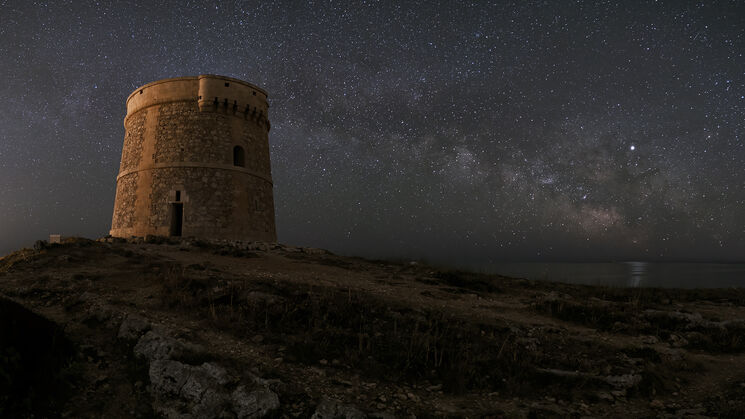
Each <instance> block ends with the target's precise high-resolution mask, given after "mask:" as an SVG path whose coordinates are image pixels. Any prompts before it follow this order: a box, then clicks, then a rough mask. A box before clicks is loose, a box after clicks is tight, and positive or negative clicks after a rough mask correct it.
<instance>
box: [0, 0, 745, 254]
mask: <svg viewBox="0 0 745 419" xmlns="http://www.w3.org/2000/svg"><path fill="white" fill-rule="evenodd" d="M744 53H745V4H743V3H741V2H737V1H721V2H683V1H669V2H665V1H591V2H590V1H588V2H583V1H556V2H553V1H551V2H549V1H527V2H524V1H516V2H488V3H487V2H413V1H412V2H378V1H355V2H334V1H312V2H304V3H303V2H215V3H209V2H195V1H179V2H135V1H118V2H106V1H99V2H72V1H58V2H31V1H10V0H8V1H2V0H0V74H2V76H3V83H2V84H0V97H2V102H0V217H1V218H0V254H4V253H7V252H8V251H11V250H14V249H16V248H18V247H21V246H24V245H25V246H28V245H30V244H31V243H32V242H33V240H35V239H38V238H45V237H46V236H47V235H48V234H49V233H61V234H63V235H85V236H89V237H100V236H103V235H105V234H106V233H107V232H108V229H109V228H110V222H111V210H112V206H113V201H114V189H115V178H116V174H117V170H118V167H119V158H120V156H121V147H122V142H123V137H124V128H123V124H122V121H123V118H124V115H125V113H126V110H125V103H124V102H125V99H126V97H127V96H128V95H129V93H131V92H132V91H133V90H134V89H136V88H137V87H139V86H141V85H143V84H145V83H148V82H151V81H154V80H158V79H162V78H167V77H178V76H185V75H198V74H220V75H226V76H231V77H236V78H239V79H243V80H246V81H249V82H252V83H255V84H257V85H259V86H261V87H263V88H265V89H266V90H267V91H268V92H269V101H270V110H269V119H270V120H271V121H272V130H271V132H270V133H269V138H270V146H271V153H272V173H273V178H274V194H275V207H276V214H277V231H278V235H279V239H280V241H282V242H285V243H291V244H297V245H310V246H316V247H324V248H328V249H330V250H332V251H335V252H339V253H345V254H358V255H363V256H370V257H381V256H382V257H401V258H423V259H427V260H430V261H433V262H437V263H441V264H450V265H464V266H470V267H479V266H485V265H486V264H488V263H489V262H491V261H496V260H535V259H546V260H563V259H572V260H577V259H582V260H585V259H742V256H743V254H744V251H745V148H744V145H743V144H744V141H745V138H744V137H745V57H744V56H743V54H744Z"/></svg>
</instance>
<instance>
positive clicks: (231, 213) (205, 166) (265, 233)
mask: <svg viewBox="0 0 745 419" xmlns="http://www.w3.org/2000/svg"><path fill="white" fill-rule="evenodd" d="M266 97H267V96H266V92H265V91H264V90H262V89H260V88H258V87H256V86H254V85H252V84H250V83H246V82H244V81H241V80H237V79H232V78H228V77H222V76H213V75H201V76H198V77H179V78H173V79H165V80H160V81H156V82H152V83H149V84H146V85H144V86H142V87H140V88H139V89H137V90H135V91H134V92H133V93H132V94H131V95H129V98H127V116H126V117H125V118H124V128H125V135H124V147H123V149H122V162H121V166H120V167H119V176H117V178H116V199H115V202H114V215H113V218H112V221H111V235H112V236H117V237H129V236H145V235H147V234H154V235H161V236H197V237H204V238H218V239H230V240H262V241H276V240H277V234H276V231H275V227H274V199H273V196H272V176H271V168H270V165H269V139H268V133H269V120H268V119H267V111H268V104H267V101H266Z"/></svg>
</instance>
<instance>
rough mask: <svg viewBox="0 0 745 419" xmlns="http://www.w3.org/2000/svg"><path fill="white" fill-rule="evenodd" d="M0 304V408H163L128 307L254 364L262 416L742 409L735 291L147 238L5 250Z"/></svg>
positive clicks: (727, 413)
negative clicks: (515, 274)
mask: <svg viewBox="0 0 745 419" xmlns="http://www.w3.org/2000/svg"><path fill="white" fill-rule="evenodd" d="M0 302H1V304H0V314H2V316H3V318H2V323H0V327H1V329H0V338H2V339H3V343H0V416H3V415H20V416H24V415H30V414H34V415H36V416H51V417H54V416H62V417H93V416H96V417H99V416H103V415H106V416H110V417H115V418H118V417H151V416H153V415H157V413H156V412H157V411H158V410H157V402H154V400H153V396H152V392H151V388H150V387H151V386H150V382H149V378H148V372H147V368H146V366H143V365H142V362H141V361H139V360H137V359H135V358H134V357H133V356H132V354H131V349H130V348H131V345H129V346H128V345H127V343H126V342H124V341H123V340H122V339H121V336H119V337H118V336H117V330H118V326H117V325H116V324H113V323H114V320H113V319H121V318H122V317H126V316H128V315H132V314H136V315H137V316H140V317H142V318H144V319H147V321H148V322H149V323H151V324H153V325H162V326H163V327H166V328H168V329H169V330H173V331H175V333H176V334H177V337H178V338H179V339H181V340H183V341H185V342H190V343H193V344H194V345H197V346H198V347H199V348H202V349H201V350H200V351H199V354H198V358H199V362H202V361H203V360H209V361H211V362H216V363H219V364H220V365H223V366H226V368H228V369H229V370H231V371H239V372H245V374H250V375H251V376H252V377H260V379H261V380H263V381H262V382H265V383H267V384H266V385H267V386H269V387H271V389H272V391H274V392H276V394H277V395H278V397H279V408H278V409H275V410H273V411H272V412H271V413H270V414H269V416H270V417H310V416H311V415H313V413H314V412H318V408H319V407H318V406H319V403H321V402H322V401H323V400H329V399H330V400H334V401H335V402H336V403H338V405H339V406H344V407H345V409H347V411H354V412H359V413H361V414H365V415H368V416H369V417H472V418H476V417H624V418H626V417H732V418H735V417H738V418H739V417H745V291H744V290H742V289H726V290H725V289H722V290H677V289H619V288H604V287H590V286H579V285H567V284H558V283H550V282H536V281H529V280H524V279H514V278H505V277H499V276H493V275H482V274H474V273H468V272H459V271H446V270H441V269H436V268H432V267H429V266H424V265H421V264H416V263H393V262H388V261H370V260H364V259H359V258H350V257H341V256H337V255H333V254H330V253H329V252H326V251H323V250H319V249H309V248H298V247H292V246H284V245H275V244H265V243H208V242H204V241H199V240H195V239H183V240H175V241H168V240H166V239H163V238H157V237H148V238H147V240H143V239H133V240H128V241H123V240H115V239H111V238H109V239H101V240H99V241H90V240H85V239H70V240H68V241H67V242H66V243H64V244H62V245H44V244H39V245H37V246H36V248H35V249H24V250H21V251H18V252H15V253H12V254H10V255H8V256H6V257H4V258H2V259H0ZM154 403H155V404H154ZM154 406H155V407H154ZM154 409H155V410H154ZM340 409H341V408H340ZM350 409H351V410H350ZM342 410H343V409H342ZM339 411H340V412H341V410H339ZM339 414H340V415H342V414H341V413H339ZM386 415H387V416H386ZM342 416H343V415H342ZM347 416H348V417H350V416H349V415H347Z"/></svg>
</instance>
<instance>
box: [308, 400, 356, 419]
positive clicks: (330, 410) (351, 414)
mask: <svg viewBox="0 0 745 419" xmlns="http://www.w3.org/2000/svg"><path fill="white" fill-rule="evenodd" d="M366 417H367V416H365V414H364V413H362V411H360V410H359V409H357V408H356V407H354V406H349V405H345V404H342V403H341V402H340V401H338V400H334V399H331V398H324V399H323V400H321V403H319V404H318V406H317V407H316V412H315V413H314V414H313V416H312V419H365V418H366Z"/></svg>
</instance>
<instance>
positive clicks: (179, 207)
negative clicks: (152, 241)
mask: <svg viewBox="0 0 745 419" xmlns="http://www.w3.org/2000/svg"><path fill="white" fill-rule="evenodd" d="M170 212H171V214H170V216H171V228H170V230H169V232H168V235H169V236H180V235H181V228H182V226H183V224H184V204H183V203H181V202H172V203H171V211H170Z"/></svg>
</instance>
